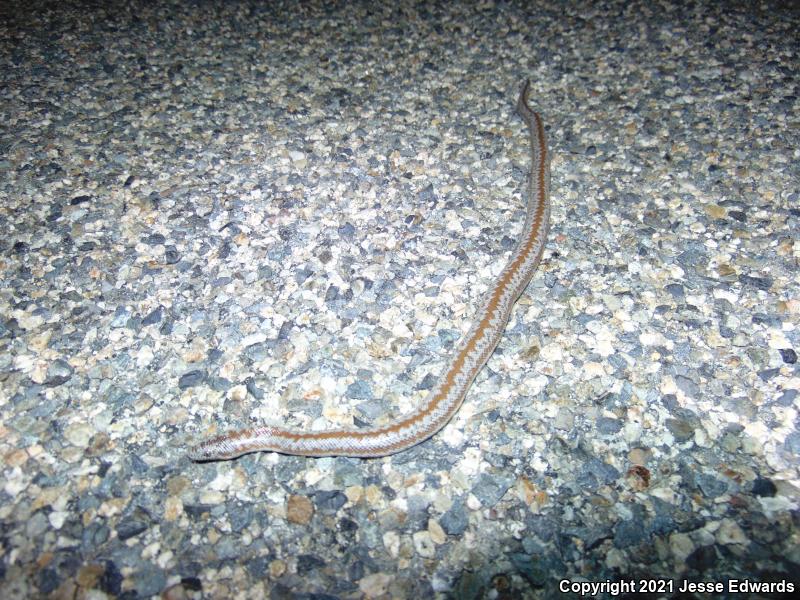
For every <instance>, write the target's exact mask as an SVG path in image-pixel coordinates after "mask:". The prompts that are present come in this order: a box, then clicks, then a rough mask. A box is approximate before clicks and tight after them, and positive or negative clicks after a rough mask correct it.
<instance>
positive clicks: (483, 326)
mask: <svg viewBox="0 0 800 600" xmlns="http://www.w3.org/2000/svg"><path fill="white" fill-rule="evenodd" d="M529 91H530V82H529V81H528V82H525V84H524V85H523V87H522V90H521V91H520V95H519V99H518V100H517V112H518V113H519V115H520V116H521V117H522V119H523V120H524V121H525V123H526V124H527V126H528V131H529V134H530V142H531V171H530V178H529V190H528V200H527V207H526V208H527V210H526V216H525V225H524V227H523V229H522V234H521V239H520V240H519V242H518V243H517V246H516V248H515V249H514V252H513V253H512V254H511V257H510V258H509V261H508V264H506V266H505V268H504V269H503V271H502V272H501V273H500V276H499V277H498V279H497V281H496V282H495V283H494V285H493V286H492V288H491V289H490V290H489V291H488V293H487V294H486V296H485V298H484V300H483V305H482V307H481V310H480V311H478V313H477V317H476V320H475V322H474V323H473V325H472V327H471V329H470V330H469V332H468V333H467V335H466V336H465V337H464V338H463V339H462V340H461V342H460V343H459V345H458V346H457V349H456V351H455V353H454V355H453V357H452V359H451V360H450V362H449V364H448V366H447V368H446V369H445V371H444V373H443V374H442V375H441V377H440V378H439V380H438V382H437V383H436V385H435V386H434V387H433V389H431V391H430V392H429V394H428V396H427V398H426V399H425V401H424V402H423V403H422V404H421V405H420V406H419V407H418V408H417V409H416V410H414V411H413V412H412V413H410V414H408V415H405V416H403V417H401V418H400V419H398V420H397V421H395V422H394V423H390V424H388V425H381V426H372V427H366V428H363V429H332V430H327V431H298V430H293V429H287V428H285V427H280V426H273V425H265V426H263V427H254V428H251V429H243V430H240V431H232V432H228V433H225V434H223V435H219V436H217V437H213V438H211V439H208V440H206V441H204V442H201V443H200V444H198V445H196V446H194V447H192V448H191V449H190V451H189V457H190V458H191V459H192V460H195V461H209V460H227V459H232V458H236V457H239V456H241V455H243V454H247V453H250V452H258V451H271V452H279V453H282V454H295V455H301V456H355V457H362V458H370V457H378V456H386V455H388V454H395V453H397V452H401V451H403V450H406V449H408V448H410V447H412V446H414V445H416V444H419V443H420V442H423V441H424V440H426V439H428V438H430V437H431V436H433V435H434V434H436V433H437V432H438V431H439V430H441V429H442V428H443V427H444V426H445V425H446V424H447V422H448V421H450V419H451V418H452V417H453V415H455V413H456V412H457V411H458V409H459V407H460V406H461V404H462V402H463V401H464V396H465V395H466V393H467V390H468V389H469V387H470V385H472V382H473V380H474V379H475V376H476V375H477V374H478V372H480V370H481V369H482V368H483V366H484V365H485V364H486V361H487V360H488V359H489V357H490V356H491V355H492V353H493V352H494V349H495V347H496V346H497V343H498V342H499V341H500V338H501V337H502V335H503V331H504V330H505V328H506V325H507V323H508V319H509V316H510V315H511V309H512V308H513V306H514V304H515V303H516V301H517V299H518V298H519V296H520V294H522V291H523V290H524V289H525V287H526V286H527V285H528V282H529V281H530V279H531V277H532V276H533V273H534V271H535V270H536V267H537V266H538V265H539V261H540V260H541V258H542V251H543V250H544V244H545V239H546V238H547V231H548V228H549V221H550V155H549V152H548V148H547V140H546V137H545V132H544V124H543V123H542V118H541V116H540V115H539V114H538V113H536V112H534V111H533V110H531V108H530V106H529V105H528V94H529Z"/></svg>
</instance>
